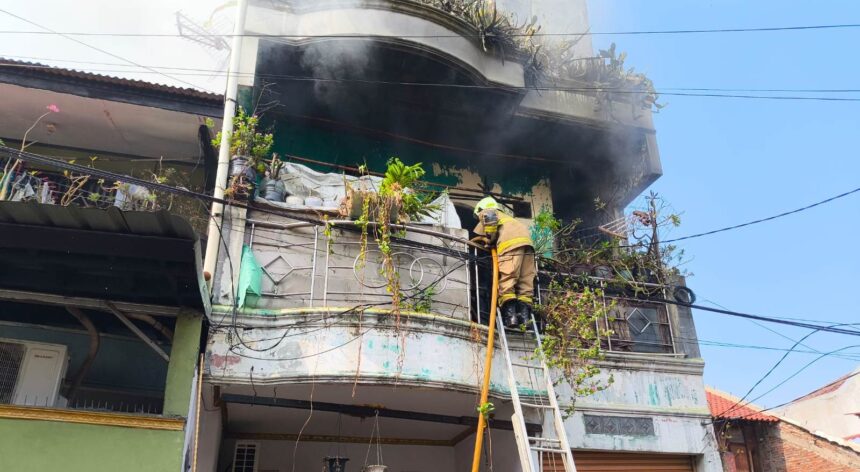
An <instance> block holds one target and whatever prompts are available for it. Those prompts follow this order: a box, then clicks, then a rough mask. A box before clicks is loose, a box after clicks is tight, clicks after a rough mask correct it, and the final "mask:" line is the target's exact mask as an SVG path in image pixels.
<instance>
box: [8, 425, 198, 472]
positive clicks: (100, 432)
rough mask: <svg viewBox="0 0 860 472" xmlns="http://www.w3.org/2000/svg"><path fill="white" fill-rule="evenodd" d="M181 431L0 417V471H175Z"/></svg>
mask: <svg viewBox="0 0 860 472" xmlns="http://www.w3.org/2000/svg"><path fill="white" fill-rule="evenodd" d="M184 435H185V433H184V432H183V431H155V430H146V429H133V428H124V427H114V426H98V425H88V424H73V423H61V422H53V421H32V420H13V419H0V470H3V471H21V472H30V471H33V472H36V471H40V472H41V471H68V472H91V471H109V470H117V471H119V470H121V471H124V472H137V471H140V472H151V471H155V470H157V471H177V472H178V471H179V470H180V469H181V464H182V459H183V451H182V443H183V439H184Z"/></svg>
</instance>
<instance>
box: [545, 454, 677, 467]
mask: <svg viewBox="0 0 860 472" xmlns="http://www.w3.org/2000/svg"><path fill="white" fill-rule="evenodd" d="M573 462H574V463H575V464H576V472H693V459H692V457H691V456H677V455H668V454H634V453H618V452H592V451H574V453H573ZM543 472H565V471H564V465H563V464H562V462H561V458H560V457H552V456H550V455H545V456H544V460H543Z"/></svg>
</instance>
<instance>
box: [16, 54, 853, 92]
mask: <svg viewBox="0 0 860 472" xmlns="http://www.w3.org/2000/svg"><path fill="white" fill-rule="evenodd" d="M2 58H15V59H29V60H36V61H51V62H64V63H70V64H89V65H102V66H116V67H136V66H131V65H128V64H121V63H118V62H98V61H74V60H69V59H57V58H52V57H36V56H19V55H14V54H2V53H0V60H2ZM9 65H12V64H9ZM19 65H20V66H22V67H28V66H33V67H54V66H51V65H49V64H19ZM147 67H150V68H153V69H163V70H177V71H191V72H207V73H211V74H213V75H224V76H226V75H236V76H248V77H251V76H260V77H263V78H279V77H285V78H300V77H301V76H295V75H284V74H257V73H253V72H227V71H226V70H224V69H201V68H193V67H174V66H154V65H148V66H147ZM105 72H108V71H105ZM116 72H131V71H127V70H121V71H116ZM419 84H421V83H420V82H419ZM453 85H455V84H451V86H453ZM464 85H468V84H464ZM488 88H491V87H488ZM577 90H627V89H624V88H620V87H577ZM660 90H668V91H680V92H758V93H765V92H767V93H860V89H846V88H838V89H826V88H812V89H810V88H714V87H660Z"/></svg>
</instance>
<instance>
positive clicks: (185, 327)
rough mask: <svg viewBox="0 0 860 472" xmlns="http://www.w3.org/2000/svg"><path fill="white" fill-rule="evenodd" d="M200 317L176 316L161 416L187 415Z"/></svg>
mask: <svg viewBox="0 0 860 472" xmlns="http://www.w3.org/2000/svg"><path fill="white" fill-rule="evenodd" d="M202 323H203V318H202V317H200V316H193V315H179V317H177V318H176V328H175V329H174V331H173V347H172V348H171V349H170V364H169V365H168V367H167V384H166V385H165V388H164V415H165V416H171V415H174V416H184V417H188V416H189V415H188V408H189V405H190V403H191V388H192V385H193V384H194V380H195V378H194V368H195V367H196V366H197V363H198V362H199V355H200V329H201V326H202Z"/></svg>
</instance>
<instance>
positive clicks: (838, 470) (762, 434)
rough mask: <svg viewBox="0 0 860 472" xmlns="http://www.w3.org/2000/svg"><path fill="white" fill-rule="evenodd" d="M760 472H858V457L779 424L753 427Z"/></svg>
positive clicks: (829, 443) (858, 454)
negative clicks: (756, 441)
mask: <svg viewBox="0 0 860 472" xmlns="http://www.w3.org/2000/svg"><path fill="white" fill-rule="evenodd" d="M755 429H756V432H757V435H756V436H757V438H756V439H757V440H758V448H757V449H758V451H757V454H758V458H759V460H760V461H761V468H762V470H761V472H819V471H820V472H858V471H860V453H858V452H854V451H853V450H851V449H848V448H845V447H842V446H839V445H836V444H833V443H831V442H830V441H827V440H826V439H822V438H820V437H818V436H815V435H813V434H811V433H809V432H808V431H806V430H803V429H801V428H798V427H796V426H793V425H791V424H788V423H785V422H783V421H780V422H779V423H759V424H758V425H757V426H756V428H755Z"/></svg>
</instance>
